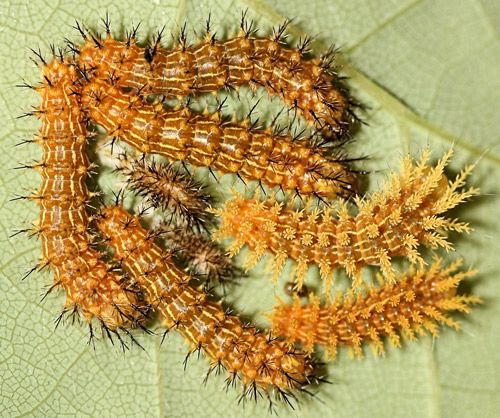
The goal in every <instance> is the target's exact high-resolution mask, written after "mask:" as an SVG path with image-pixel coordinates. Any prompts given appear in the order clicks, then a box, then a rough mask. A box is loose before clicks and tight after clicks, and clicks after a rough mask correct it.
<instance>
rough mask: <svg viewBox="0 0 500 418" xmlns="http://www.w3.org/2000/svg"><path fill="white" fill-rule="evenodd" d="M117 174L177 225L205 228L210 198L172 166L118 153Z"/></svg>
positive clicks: (208, 215)
mask: <svg viewBox="0 0 500 418" xmlns="http://www.w3.org/2000/svg"><path fill="white" fill-rule="evenodd" d="M117 171H119V172H121V173H122V174H123V175H125V177H126V179H127V185H128V186H129V187H130V188H132V189H133V190H134V191H135V192H136V193H137V194H139V195H141V196H143V197H145V198H146V201H147V203H148V204H150V205H151V206H153V207H154V208H161V209H163V210H164V211H166V212H170V213H171V214H172V215H173V217H174V218H176V220H177V222H178V223H180V224H185V225H186V226H187V227H193V228H195V229H198V230H199V229H204V228H206V227H207V224H208V223H209V221H210V216H211V214H210V213H209V212H208V211H207V209H208V207H209V206H210V204H211V203H213V202H212V200H213V199H212V197H211V196H210V194H208V192H207V190H206V188H205V187H204V186H203V185H202V184H201V183H199V182H197V181H196V180H195V179H194V178H192V177H191V176H189V175H187V174H183V173H181V172H180V171H179V170H178V169H176V168H175V167H174V166H172V164H165V163H156V162H155V161H149V162H148V161H146V160H145V159H144V158H142V159H130V158H129V157H127V155H126V154H121V155H120V158H119V163H118V166H117Z"/></svg>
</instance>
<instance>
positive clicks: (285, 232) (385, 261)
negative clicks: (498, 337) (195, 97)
mask: <svg viewBox="0 0 500 418" xmlns="http://www.w3.org/2000/svg"><path fill="white" fill-rule="evenodd" d="M450 155H451V152H450V153H448V154H446V155H445V156H444V157H443V158H442V159H441V161H440V162H439V163H438V164H437V165H436V166H435V167H431V166H429V165H427V164H426V162H427V159H428V153H427V152H426V153H424V155H423V156H422V159H421V161H419V162H418V163H417V164H414V163H413V162H412V160H411V159H410V158H406V159H404V160H403V163H402V170H401V173H400V174H399V175H397V174H392V175H391V177H390V178H389V180H388V182H387V184H386V186H385V187H384V188H383V190H382V191H380V192H377V193H375V194H373V195H372V196H371V197H369V198H367V199H366V200H360V199H359V200H358V201H357V203H358V213H357V214H356V215H351V214H349V212H348V209H347V205H346V204H345V203H342V202H341V203H339V206H340V208H339V209H338V210H337V213H336V216H335V217H334V216H332V215H331V214H330V212H329V211H318V210H315V211H311V212H309V213H308V212H307V211H306V210H302V211H296V210H294V209H292V208H285V207H283V205H282V204H280V203H276V202H275V201H272V200H268V201H266V202H260V201H258V200H248V199H243V198H241V197H239V196H237V197H236V198H235V199H233V200H231V201H229V202H226V204H225V205H224V206H223V207H222V208H221V209H217V210H214V212H215V213H216V214H217V215H218V216H220V218H221V224H220V227H219V230H218V231H217V232H216V233H215V234H214V237H215V238H216V239H222V238H226V237H232V238H234V242H233V243H232V245H231V247H230V248H229V252H230V253H231V254H233V255H234V254H236V253H237V252H238V251H239V250H240V249H241V248H242V247H243V246H244V245H247V246H248V247H249V248H250V249H251V250H253V253H252V254H251V255H250V256H249V257H248V266H247V267H248V268H250V267H252V266H253V265H254V264H255V263H256V262H257V261H258V260H259V258H260V257H262V255H263V254H264V253H265V252H266V251H269V252H271V253H272V254H273V255H274V257H275V266H274V267H275V275H276V276H275V277H277V275H279V273H280V271H281V268H282V266H283V264H284V262H285V261H286V259H287V258H291V259H293V260H295V261H297V263H298V265H297V280H298V282H299V283H298V284H299V287H300V285H301V284H302V279H303V277H304V275H305V273H306V271H307V268H308V266H309V265H310V264H317V265H319V268H320V272H321V275H322V277H323V278H324V279H326V280H328V281H330V280H331V278H332V274H331V273H332V270H333V269H334V268H337V267H343V268H345V269H346V271H347V273H348V274H349V275H350V276H355V278H356V281H355V286H357V285H359V283H360V278H359V272H360V268H361V267H362V266H365V265H376V266H381V268H382V272H383V273H384V276H385V277H386V278H387V279H388V280H393V279H394V273H393V271H392V266H391V259H392V258H393V257H398V256H403V257H407V258H408V259H409V260H410V261H411V262H413V263H415V262H419V261H421V258H420V255H419V253H418V250H417V248H418V247H419V246H424V247H431V248H436V247H444V248H445V249H450V248H451V244H450V243H449V242H448V241H447V240H446V235H445V234H446V231H450V230H451V231H458V232H468V231H469V227H468V224H466V223H463V222H459V221H458V220H456V219H449V218H446V217H444V216H441V215H442V214H443V213H444V212H446V211H447V210H449V209H451V208H453V207H455V206H456V205H458V204H459V203H460V202H462V201H464V200H466V199H468V198H469V197H470V196H473V195H475V194H477V193H478V191H477V190H476V189H469V190H459V189H460V188H461V187H462V186H463V185H464V180H465V178H466V177H467V176H468V174H469V173H470V171H471V170H472V167H467V168H466V169H465V170H464V171H463V172H462V173H460V175H459V176H457V179H456V180H455V181H454V182H448V179H447V178H446V176H445V175H444V173H443V170H444V167H445V166H446V164H447V161H448V159H449V157H450ZM327 289H329V285H328V286H327Z"/></svg>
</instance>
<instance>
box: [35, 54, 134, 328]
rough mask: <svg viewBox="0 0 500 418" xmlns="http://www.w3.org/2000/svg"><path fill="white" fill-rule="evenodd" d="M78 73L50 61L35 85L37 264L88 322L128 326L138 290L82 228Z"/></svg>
mask: <svg viewBox="0 0 500 418" xmlns="http://www.w3.org/2000/svg"><path fill="white" fill-rule="evenodd" d="M79 77H80V76H79V74H78V71H77V70H76V68H75V67H74V66H73V65H72V64H69V63H67V62H64V61H63V62H60V61H57V60H54V61H53V62H51V63H50V64H48V65H45V67H44V69H43V82H42V84H41V85H40V86H38V87H37V88H36V91H37V92H38V93H39V94H40V95H41V98H42V103H41V105H40V107H39V109H38V111H37V112H36V115H37V116H38V117H39V119H40V120H41V122H42V124H41V127H40V132H39V135H38V136H37V138H36V142H38V143H39V144H40V145H41V146H42V149H43V157H42V161H41V162H40V163H39V164H36V165H35V166H34V168H36V169H37V171H38V172H39V173H40V175H41V177H42V183H41V186H40V189H39V191H38V192H36V193H35V194H34V195H32V196H31V197H30V198H31V199H33V200H35V201H36V202H37V203H38V204H39V206H40V218H39V222H38V225H37V226H36V231H35V232H37V233H39V235H40V237H41V242H42V260H41V262H40V265H41V266H49V267H50V268H51V269H52V270H54V272H55V286H62V287H63V288H64V289H65V290H66V294H67V297H66V305H65V308H66V310H67V311H81V313H82V314H83V316H84V317H85V318H86V319H87V320H88V321H91V320H92V318H97V319H98V321H100V322H101V324H102V325H103V326H105V327H107V328H108V329H111V330H115V329H116V328H119V327H122V326H130V325H132V324H133V323H134V322H135V321H137V320H138V319H139V318H140V317H142V314H140V313H139V310H136V309H135V307H137V306H139V305H140V301H139V300H138V297H137V294H136V293H135V291H134V290H133V289H132V288H129V287H128V286H127V285H126V284H124V283H123V278H122V277H121V276H120V275H119V274H117V273H115V272H113V271H111V268H110V267H109V266H108V265H106V264H105V263H104V262H103V261H102V260H101V254H100V253H99V252H98V251H97V250H95V249H94V248H93V237H92V235H91V234H90V233H89V232H88V229H87V228H88V225H89V217H88V214H87V211H86V205H87V204H88V202H89V199H90V197H89V191H88V189H87V186H86V184H85V179H86V177H87V175H88V173H89V170H90V164H89V160H88V157H87V139H88V132H87V129H86V124H85V122H84V115H83V113H82V111H81V109H80V102H79V98H78V94H75V93H78V90H79V88H80V87H79V84H78V79H79Z"/></svg>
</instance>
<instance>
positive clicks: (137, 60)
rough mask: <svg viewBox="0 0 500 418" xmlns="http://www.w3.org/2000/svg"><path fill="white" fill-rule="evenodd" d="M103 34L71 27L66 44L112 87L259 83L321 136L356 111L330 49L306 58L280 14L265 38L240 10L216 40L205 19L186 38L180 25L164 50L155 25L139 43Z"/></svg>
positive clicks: (305, 45) (343, 129)
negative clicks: (196, 38)
mask: <svg viewBox="0 0 500 418" xmlns="http://www.w3.org/2000/svg"><path fill="white" fill-rule="evenodd" d="M105 24H106V32H107V35H106V37H105V38H104V39H100V37H99V36H98V35H97V36H95V35H93V34H90V33H87V32H86V31H85V30H84V29H83V28H82V27H81V26H80V25H78V27H77V28H78V30H79V31H80V33H81V35H82V36H83V38H84V41H85V42H84V44H83V45H82V46H77V45H75V44H70V47H71V49H72V50H73V51H74V52H75V53H77V54H78V62H79V64H80V66H81V67H85V68H87V69H91V70H93V71H94V72H95V73H96V75H97V77H101V78H107V76H108V75H109V74H112V75H113V77H114V78H115V79H116V85H117V86H119V87H127V88H133V89H135V90H138V91H141V92H144V93H146V94H147V93H153V94H162V95H165V96H177V97H183V96H190V95H194V94H200V93H207V92H216V91H218V90H220V89H222V88H226V89H228V88H230V89H235V88H236V89H237V88H239V87H240V86H242V85H250V86H251V87H253V88H256V87H263V88H265V89H266V90H267V91H268V93H269V94H271V95H279V96H281V97H282V98H283V100H284V101H285V103H286V104H287V105H288V106H289V107H290V109H293V110H297V111H299V112H300V113H301V114H302V115H303V116H304V118H305V120H306V121H307V122H308V123H310V124H312V125H314V126H315V128H316V129H317V130H318V131H319V132H321V133H322V135H323V136H324V137H329V138H333V139H342V138H343V137H344V136H345V134H346V133H347V132H348V131H349V128H350V126H351V124H352V123H353V121H354V120H355V119H356V116H355V114H354V112H353V110H352V108H353V106H354V103H353V102H352V101H351V100H350V98H349V95H348V92H347V90H346V88H345V87H344V86H342V84H341V83H340V78H339V77H338V76H337V74H336V73H335V72H334V71H333V70H332V69H331V67H332V64H333V61H334V58H335V55H334V54H335V50H333V49H331V50H330V51H328V52H327V53H326V54H325V55H324V56H323V57H321V58H314V59H307V58H306V57H305V55H306V54H307V53H308V51H309V45H310V40H309V39H304V40H303V41H302V42H301V43H300V45H299V46H298V48H297V49H292V48H287V47H286V46H284V42H283V41H284V39H285V38H286V35H285V30H286V26H287V22H285V24H283V25H282V26H280V27H279V28H278V29H276V30H275V31H273V35H272V36H271V37H270V38H269V39H266V38H260V39H259V38H257V39H256V38H254V37H253V34H254V33H255V30H254V28H253V24H252V23H250V24H248V23H247V21H246V19H245V16H243V18H242V20H241V24H240V32H239V34H238V36H236V37H235V38H232V39H228V40H226V41H218V40H217V39H216V37H215V35H213V34H210V29H209V26H210V25H209V24H207V34H206V36H205V39H204V40H203V41H202V42H200V43H199V44H197V45H196V46H193V47H192V46H189V45H188V43H187V38H186V34H185V30H184V29H183V30H182V32H181V34H180V37H179V40H178V46H176V47H175V48H173V49H172V50H171V51H169V50H166V49H163V48H162V47H161V38H162V31H160V32H159V33H158V35H157V36H156V38H155V39H154V42H153V44H152V45H151V46H150V47H148V48H141V47H139V46H138V45H137V44H136V40H135V31H133V32H131V33H130V34H129V35H128V37H127V39H126V40H125V41H118V40H116V39H114V38H113V37H112V36H111V33H110V28H109V22H105Z"/></svg>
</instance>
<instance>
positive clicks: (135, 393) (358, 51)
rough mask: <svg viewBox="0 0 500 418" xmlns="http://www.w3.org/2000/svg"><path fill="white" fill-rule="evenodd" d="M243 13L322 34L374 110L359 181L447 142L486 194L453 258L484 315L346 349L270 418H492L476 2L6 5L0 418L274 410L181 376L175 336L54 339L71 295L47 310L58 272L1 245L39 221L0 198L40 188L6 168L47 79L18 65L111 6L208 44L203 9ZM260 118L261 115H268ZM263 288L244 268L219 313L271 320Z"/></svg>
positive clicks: (485, 125) (491, 17) (27, 251)
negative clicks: (376, 352)
mask: <svg viewBox="0 0 500 418" xmlns="http://www.w3.org/2000/svg"><path fill="white" fill-rule="evenodd" d="M200 3H201V4H200ZM245 9H248V13H249V15H250V16H252V17H254V18H255V19H256V21H257V23H258V27H259V28H262V29H264V30H268V29H269V28H270V27H271V26H272V25H276V24H278V23H280V22H281V21H282V20H283V18H284V17H285V16H286V17H293V18H296V19H295V20H294V22H293V25H292V26H291V33H292V35H293V36H294V37H298V36H300V35H301V34H311V35H319V38H318V39H319V40H318V41H316V43H315V45H314V46H315V51H316V53H321V51H322V50H324V49H325V48H326V47H327V46H329V44H331V43H336V44H337V45H339V46H341V47H342V49H343V53H342V55H341V57H340V61H341V63H342V64H343V72H344V73H345V74H346V75H347V76H349V77H350V81H349V85H350V86H351V88H352V90H353V93H354V94H355V96H356V98H357V99H359V100H360V101H361V102H362V103H364V104H366V105H367V106H368V110H367V111H366V112H365V113H364V114H363V117H364V119H365V121H366V122H367V123H368V125H367V126H363V127H362V128H361V130H360V131H359V132H357V133H356V142H355V143H354V144H352V145H350V146H349V147H348V150H349V153H350V154H351V155H360V154H362V155H368V156H370V159H369V160H367V161H363V162H361V163H360V168H363V169H367V170H370V171H371V172H370V174H369V175H368V176H367V178H368V183H369V190H375V189H377V188H378V187H379V185H380V183H381V181H383V179H384V178H385V176H386V173H387V171H386V170H387V169H388V168H397V162H398V160H399V158H400V156H401V155H402V154H404V153H406V152H411V153H412V154H413V155H418V154H419V152H420V150H421V149H422V148H423V146H424V145H425V144H429V145H430V146H431V148H432V149H433V150H434V155H435V157H436V158H437V157H439V156H440V155H441V154H442V153H443V151H444V150H446V149H448V148H449V147H451V146H454V147H455V150H456V156H455V159H454V164H453V167H452V169H453V170H459V169H460V167H463V165H464V164H466V163H470V162H474V161H477V160H479V164H478V166H477V169H476V170H475V174H474V176H473V178H472V179H471V182H470V183H471V184H473V185H475V186H479V187H480V188H481V190H482V192H483V195H482V196H481V197H480V198H477V199H475V200H474V201H473V202H472V203H468V204H465V205H463V207H462V208H461V209H460V210H459V211H458V212H457V214H458V215H460V216H461V217H462V218H464V219H466V220H468V221H470V222H471V223H472V225H473V226H474V228H475V231H474V232H473V233H472V234H471V235H470V236H460V237H454V238H455V244H456V250H457V251H456V253H457V254H449V255H448V256H447V257H449V258H450V259H453V258H455V257H457V256H464V257H465V259H466V263H467V264H469V265H472V266H474V267H477V268H478V269H479V271H480V274H479V276H478V278H477V279H476V280H475V281H474V282H473V283H472V284H471V286H470V288H471V290H472V291H473V292H474V294H477V295H480V296H482V297H483V298H484V299H485V304H484V306H482V307H479V308H476V309H474V310H473V313H472V314H471V315H468V316H467V317H464V318H462V322H463V331H462V332H459V333H456V332H454V331H452V330H447V329H446V330H443V331H442V336H441V337H440V338H439V339H437V340H436V341H433V340H432V339H431V338H429V337H427V338H422V339H421V340H420V341H418V342H408V343H407V344H405V347H404V348H403V349H401V350H396V349H388V351H387V354H386V356H385V358H374V357H373V356H372V355H371V353H369V352H368V353H367V358H365V359H364V360H361V361H353V360H351V359H349V358H348V356H347V355H346V353H345V352H342V354H341V355H340V357H339V358H338V359H337V360H336V361H335V363H334V364H333V365H329V366H328V367H327V375H328V379H329V380H330V381H331V382H332V384H330V385H328V384H325V385H321V386H320V387H318V388H316V389H315V390H314V391H315V393H316V394H317V397H316V398H313V399H304V400H302V402H301V403H300V405H299V406H298V408H297V409H296V410H295V411H291V410H290V409H287V408H283V407H280V408H279V412H280V416H281V417H287V416H300V417H321V416H323V417H333V416H334V417H352V416H355V417H365V416H376V417H386V416H394V417H399V416H413V417H429V416H432V417H437V416H446V417H470V416H478V417H479V416H480V417H495V416H499V414H500V383H499V379H498V376H499V374H500V354H499V353H500V350H499V346H500V321H499V320H498V319H499V314H500V305H499V301H498V297H499V296H500V290H499V289H500V286H499V285H498V277H497V276H498V274H497V273H496V272H497V270H500V257H498V254H499V253H500V240H498V237H499V233H500V231H499V222H498V220H497V216H498V207H499V206H498V196H497V194H498V183H499V182H500V170H499V167H500V147H498V146H497V145H498V141H499V140H500V138H499V130H498V125H497V123H496V122H497V120H498V114H499V110H500V109H499V106H498V103H499V102H500V96H499V92H500V78H499V77H498V62H500V47H499V43H498V28H499V27H500V7H499V3H498V2H488V1H485V0H464V1H460V2H452V1H448V0H440V1H431V0H428V1H419V0H417V1H415V0H411V1H407V0H402V1H399V2H387V1H382V0H352V1H349V2H344V1H340V0H315V1H310V2H306V1H298V0H281V1H280V2H271V1H269V2H266V1H264V0H247V1H241V2H240V1H223V0H222V1H219V2H217V3H215V2H209V1H204V2H198V1H187V0H179V1H178V2H176V1H174V0H167V1H161V0H133V1H131V0H126V1H114V2H112V1H109V0H108V1H103V0H100V1H98V0H88V1H59V2H41V1H26V0H23V1H4V2H2V3H1V5H0V48H1V52H2V54H3V56H2V60H1V64H0V66H1V67H0V77H1V78H0V83H1V84H0V87H1V90H0V118H1V121H2V123H1V124H0V147H1V154H0V167H1V169H2V174H1V177H0V181H1V190H2V191H1V193H0V196H1V197H0V210H1V215H0V231H1V232H0V248H1V251H2V259H1V261H0V263H1V267H0V292H1V295H2V303H1V305H0V313H1V315H0V376H1V380H2V383H1V390H0V415H2V416H56V415H61V414H67V415H69V416H75V415H78V416H85V415H87V416H89V415H91V416H99V417H101V416H148V417H155V416H168V417H175V416H182V417H200V416H202V417H212V416H213V417H235V416H248V417H255V416H265V415H266V414H267V412H266V409H267V404H266V402H265V401H262V402H259V403H258V404H257V405H255V404H254V403H253V402H251V401H250V402H248V403H247V404H246V405H241V404H240V405H238V403H237V401H236V397H237V392H236V391H234V390H231V389H230V390H229V391H228V392H227V393H226V392H225V391H223V390H222V387H223V384H224V376H219V377H214V378H211V379H210V380H209V381H208V384H207V385H206V386H204V385H203V384H202V379H203V374H204V373H205V372H206V370H207V363H206V361H205V360H203V359H199V360H197V359H191V360H190V363H189V365H188V367H187V369H186V371H184V370H183V366H182V361H183V359H184V356H185V352H186V346H185V345H184V342H183V341H182V340H181V338H179V337H178V336H176V335H169V336H168V338H167V339H166V341H165V342H164V344H163V345H162V346H160V340H161V336H153V337H152V336H141V335H139V339H140V342H141V344H142V345H143V346H144V348H145V351H142V350H140V349H138V348H137V347H134V348H133V349H132V350H130V351H129V352H125V353H121V351H120V349H119V348H117V347H114V346H112V345H111V344H110V343H109V342H108V341H98V342H97V343H96V348H95V351H94V349H93V348H92V347H89V346H88V345H87V344H86V341H87V338H88V332H87V330H86V328H85V326H83V325H82V326H79V325H78V324H74V325H73V324H67V323H66V324H63V325H62V326H60V327H59V328H57V329H56V330H54V324H53V320H54V318H55V317H56V315H57V313H58V312H59V311H60V309H61V307H62V304H63V301H64V295H63V294H58V295H56V296H51V297H49V298H48V300H46V301H44V302H43V303H40V302H39V299H40V294H41V293H42V287H43V286H47V285H50V283H51V280H52V278H51V275H50V274H48V273H40V274H33V275H31V276H30V277H29V279H27V280H25V281H23V282H21V281H20V278H21V277H22V275H23V273H24V272H25V271H26V270H27V269H29V267H30V266H31V265H33V263H34V262H35V260H36V259H37V257H38V254H39V253H40V249H39V243H38V242H36V241H35V240H27V239H26V238H25V237H22V236H18V237H15V238H9V237H8V236H9V234H11V233H12V231H13V230H15V229H16V228H22V227H23V226H26V225H27V224H28V223H29V222H32V221H34V220H35V219H36V217H37V213H38V209H37V208H36V207H35V206H34V205H33V204H30V203H25V202H23V201H21V202H19V201H18V202H9V201H8V200H9V198H11V197H12V196H13V195H14V194H15V193H20V194H22V193H23V192H24V191H26V190H32V189H34V188H36V187H37V184H38V182H39V179H38V176H37V175H36V173H34V172H28V171H26V170H24V171H14V170H11V168H12V167H14V166H15V165H17V163H23V162H26V161H29V160H32V159H35V158H38V157H39V155H40V150H38V149H36V147H29V146H28V147H17V148H14V147H13V146H14V144H15V143H16V142H18V140H19V139H20V138H30V137H32V136H33V134H34V133H35V132H36V129H37V124H36V123H35V122H33V121H27V120H25V119H16V116H18V115H19V114H20V113H22V111H23V110H26V109H28V108H29V106H30V105H32V104H37V98H36V97H35V95H34V94H30V92H24V91H19V89H15V88H14V87H13V85H15V84H18V83H19V82H20V81H21V77H23V78H25V79H26V80H28V81H33V82H36V81H37V80H38V78H39V74H38V70H37V69H35V68H34V67H33V65H32V64H31V62H30V61H29V60H28V55H29V53H28V49H27V48H28V47H32V48H37V47H38V46H40V48H41V49H42V51H48V50H49V49H48V45H49V44H50V43H54V44H56V45H62V43H63V38H64V37H69V38H71V39H76V33H75V31H74V30H72V29H71V25H72V24H73V21H74V18H78V19H79V20H81V21H83V22H85V23H86V24H88V25H89V26H90V27H97V26H98V20H99V18H102V17H103V16H104V14H105V12H106V11H108V12H109V13H110V16H111V19H112V22H114V24H115V25H116V26H115V28H117V29H120V28H122V27H123V28H129V27H130V26H131V24H132V23H137V22H139V21H141V22H142V25H141V28H142V29H141V35H142V36H144V37H145V36H146V35H147V34H148V33H152V31H153V30H154V29H156V28H158V27H161V26H163V25H166V27H167V29H170V30H171V31H172V32H174V33H175V32H177V31H178V30H179V26H180V25H181V24H182V23H183V22H184V20H187V21H188V26H190V27H191V28H195V29H196V30H199V31H201V29H202V27H203V24H204V21H205V19H206V18H207V16H208V14H209V12H211V14H212V20H213V22H214V24H215V25H216V26H215V27H219V28H220V31H219V32H220V33H221V34H222V33H225V31H224V30H225V29H231V28H236V27H237V22H238V18H239V15H240V13H241V11H242V10H245ZM245 100H246V99H243V100H242V101H243V102H245ZM252 100H253V99H252ZM273 104H274V102H273ZM238 106H240V105H239V104H238V103H236V104H235V107H238ZM242 106H243V107H244V106H245V103H243V105H242ZM240 107H241V106H240ZM259 108H260V109H261V112H263V113H264V114H265V115H267V113H266V109H265V108H264V107H263V106H262V105H261V106H260V107H259ZM230 111H231V108H229V109H228V112H230ZM264 276H265V275H264V274H263V270H262V268H260V269H259V268H258V269H256V270H254V272H253V273H252V276H251V277H249V278H247V279H244V282H243V284H242V285H241V286H239V287H238V288H236V289H231V291H230V292H229V293H230V294H229V295H228V299H229V301H230V302H231V303H234V304H235V305H236V307H237V308H238V310H240V311H242V312H245V313H246V314H250V315H252V314H256V313H261V312H263V311H265V310H268V309H270V308H271V307H272V305H273V302H274V295H275V293H278V294H279V293H281V291H282V284H281V283H280V284H279V285H278V286H277V287H276V289H275V288H274V287H273V286H272V285H271V283H270V282H269V280H267V278H266V277H264ZM259 320H262V318H261V317H259ZM260 323H262V324H264V322H260ZM159 331H161V330H159Z"/></svg>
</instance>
